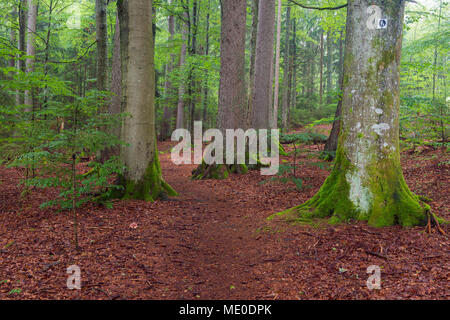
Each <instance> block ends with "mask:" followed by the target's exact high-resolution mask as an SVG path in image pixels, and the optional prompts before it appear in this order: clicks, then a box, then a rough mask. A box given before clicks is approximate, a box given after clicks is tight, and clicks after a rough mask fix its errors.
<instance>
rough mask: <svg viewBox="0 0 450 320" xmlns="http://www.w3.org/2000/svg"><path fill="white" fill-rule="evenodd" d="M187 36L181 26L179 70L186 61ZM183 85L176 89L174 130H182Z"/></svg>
mask: <svg viewBox="0 0 450 320" xmlns="http://www.w3.org/2000/svg"><path fill="white" fill-rule="evenodd" d="M184 19H186V20H187V19H188V14H187V12H185V13H184ZM187 36H188V29H187V26H186V24H185V23H183V26H182V42H183V43H182V44H181V52H180V64H179V66H180V68H181V69H182V68H184V63H185V60H186V51H187V43H186V41H187ZM185 90H186V89H185V84H184V82H183V81H181V82H180V84H179V87H178V105H177V123H176V128H177V129H181V128H184V93H185Z"/></svg>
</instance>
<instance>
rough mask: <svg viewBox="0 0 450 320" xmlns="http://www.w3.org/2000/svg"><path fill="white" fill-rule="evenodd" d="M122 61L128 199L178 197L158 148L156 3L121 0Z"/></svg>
mask: <svg viewBox="0 0 450 320" xmlns="http://www.w3.org/2000/svg"><path fill="white" fill-rule="evenodd" d="M117 5H118V12H119V21H120V48H121V60H122V109H123V110H124V112H125V113H128V114H130V116H129V117H127V118H126V119H125V120H124V122H123V124H122V135H121V137H122V140H123V141H124V142H125V143H127V146H124V147H122V150H121V158H122V160H123V162H124V163H125V165H126V166H127V170H126V172H125V174H124V175H123V176H122V177H121V183H122V184H123V186H124V192H125V193H124V198H132V199H141V200H149V201H152V200H155V199H156V198H158V197H160V196H161V195H162V194H166V195H167V194H168V195H175V194H176V193H175V191H174V190H173V189H172V188H171V187H170V186H169V185H167V183H165V182H164V181H163V179H162V176H161V167H160V164H159V159H158V152H157V148H156V129H155V103H154V98H155V96H154V95H155V90H154V88H155V69H154V61H153V59H154V51H153V33H152V2H151V1H147V0H119V1H118V2H117Z"/></svg>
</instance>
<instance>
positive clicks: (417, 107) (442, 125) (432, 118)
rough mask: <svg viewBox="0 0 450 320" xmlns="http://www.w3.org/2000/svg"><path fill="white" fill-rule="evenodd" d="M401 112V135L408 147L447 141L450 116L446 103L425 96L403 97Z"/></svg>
mask: <svg viewBox="0 0 450 320" xmlns="http://www.w3.org/2000/svg"><path fill="white" fill-rule="evenodd" d="M400 110H401V117H400V134H401V137H402V139H403V141H404V142H405V143H406V145H407V146H408V147H412V148H415V147H416V146H420V145H432V144H434V141H441V142H445V141H447V139H448V126H449V124H450V114H449V108H448V105H447V104H446V103H445V101H442V100H441V99H435V100H433V99H432V98H427V97H423V96H403V97H401V107H400Z"/></svg>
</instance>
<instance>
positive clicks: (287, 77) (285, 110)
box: [281, 7, 292, 130]
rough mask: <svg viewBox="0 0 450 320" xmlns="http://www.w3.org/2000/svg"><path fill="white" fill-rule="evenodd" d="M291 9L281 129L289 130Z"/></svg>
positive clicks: (288, 22)
mask: <svg viewBox="0 0 450 320" xmlns="http://www.w3.org/2000/svg"><path fill="white" fill-rule="evenodd" d="M290 62H291V7H287V8H286V39H285V46H284V79H283V99H282V105H281V127H282V128H283V130H285V129H287V126H288V125H287V122H288V108H289V101H290V94H289V87H290V86H289V82H290V79H291V74H292V72H291V63H290Z"/></svg>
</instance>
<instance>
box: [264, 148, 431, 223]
mask: <svg viewBox="0 0 450 320" xmlns="http://www.w3.org/2000/svg"><path fill="white" fill-rule="evenodd" d="M353 171H354V166H352V165H351V164H350V162H349V161H348V160H347V159H346V158H345V156H344V154H343V153H342V152H338V155H337V159H336V164H335V167H334V169H333V171H332V173H331V175H330V176H329V177H328V178H327V180H326V181H325V182H324V184H323V185H322V187H321V188H320V190H319V191H318V192H317V194H316V195H315V196H314V197H313V198H311V199H310V200H309V201H307V202H306V203H304V204H302V205H299V206H296V207H293V208H290V209H288V210H286V211H283V212H280V213H277V214H275V215H274V216H272V217H271V218H274V217H280V218H281V219H283V220H286V221H291V222H294V221H302V220H305V219H306V220H307V219H315V218H320V219H323V218H328V221H329V223H332V224H335V223H339V222H347V221H350V220H358V221H367V222H368V224H369V225H371V226H374V227H384V226H392V225H396V224H398V225H402V226H405V227H412V226H417V225H425V224H426V223H427V218H428V213H429V212H430V207H429V205H427V204H426V203H424V202H422V201H421V200H420V199H419V197H418V196H416V195H414V194H413V193H412V192H411V191H410V190H409V188H408V186H407V185H406V182H405V180H404V178H403V175H402V173H401V168H400V167H399V164H397V163H396V161H393V162H392V161H386V162H379V163H378V164H375V163H374V164H373V170H372V171H371V172H370V173H369V176H370V178H369V179H368V181H369V182H368V184H367V186H366V188H363V189H361V190H358V191H359V192H357V193H355V191H354V190H351V188H352V186H351V181H352V177H353V176H352V172H353ZM349 180H350V182H349ZM356 196H357V197H356Z"/></svg>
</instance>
